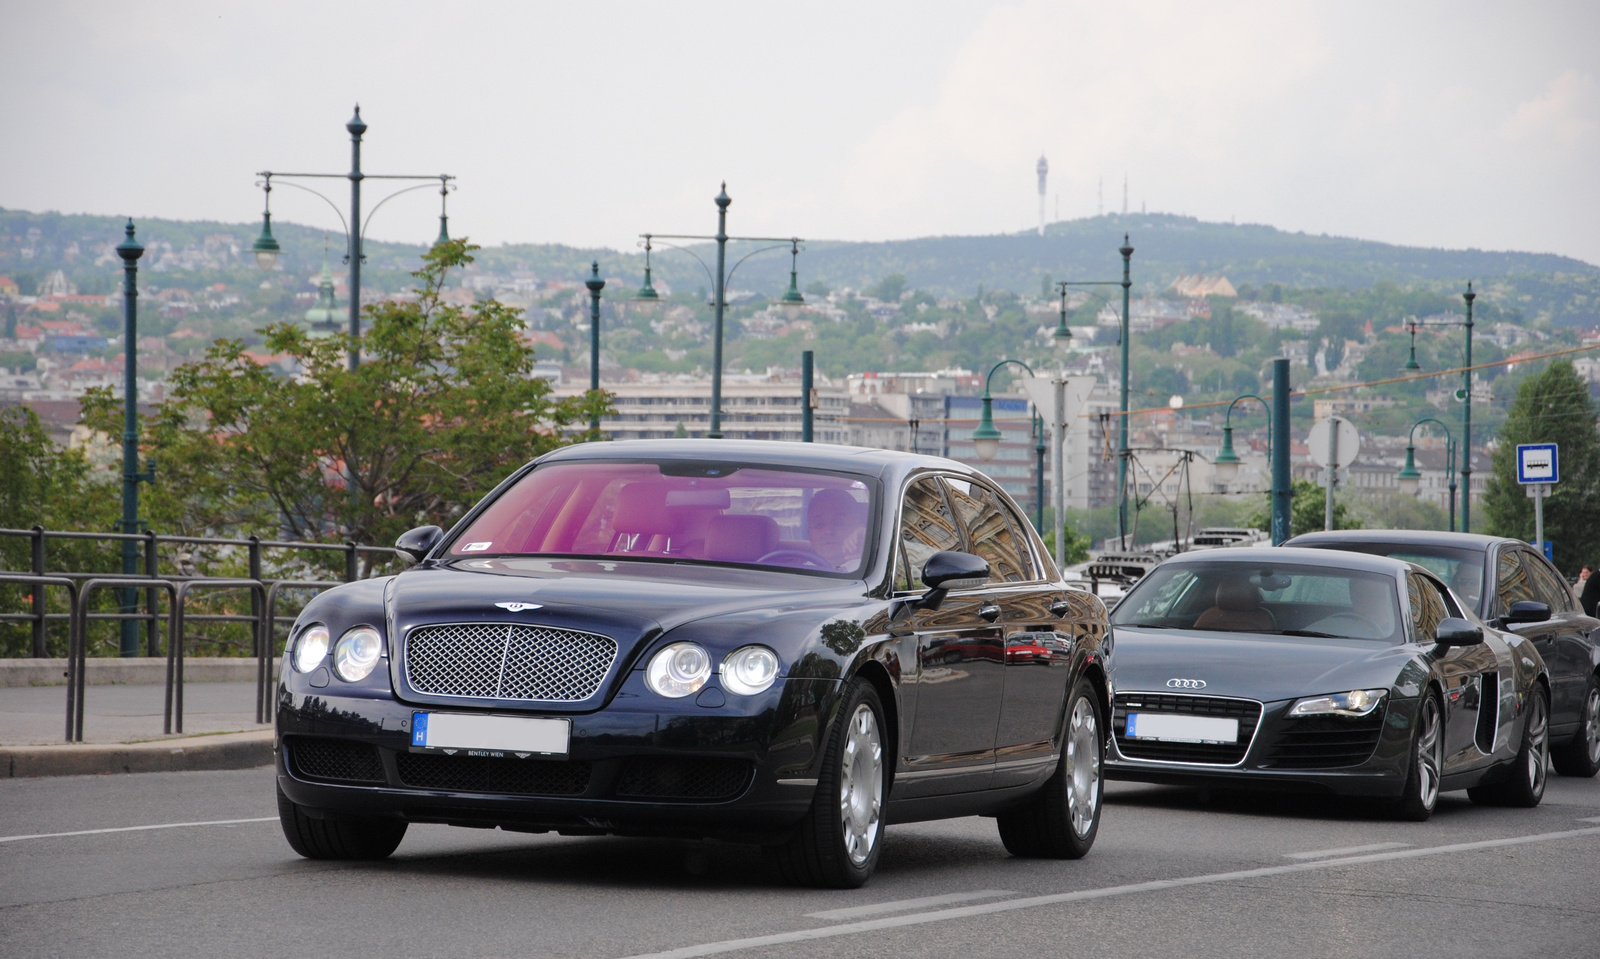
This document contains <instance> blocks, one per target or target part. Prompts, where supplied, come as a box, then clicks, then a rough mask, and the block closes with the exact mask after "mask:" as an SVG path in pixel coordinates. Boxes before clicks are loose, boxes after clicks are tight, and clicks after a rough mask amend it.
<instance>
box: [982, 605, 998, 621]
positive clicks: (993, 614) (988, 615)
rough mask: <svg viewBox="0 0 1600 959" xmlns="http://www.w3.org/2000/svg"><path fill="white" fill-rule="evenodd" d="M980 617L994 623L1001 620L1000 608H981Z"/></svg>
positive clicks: (991, 606)
mask: <svg viewBox="0 0 1600 959" xmlns="http://www.w3.org/2000/svg"><path fill="white" fill-rule="evenodd" d="M978 615H979V616H982V617H983V618H984V619H986V620H988V621H989V622H991V623H992V622H994V621H995V620H997V619H999V618H1000V607H998V606H993V605H990V606H980V607H978Z"/></svg>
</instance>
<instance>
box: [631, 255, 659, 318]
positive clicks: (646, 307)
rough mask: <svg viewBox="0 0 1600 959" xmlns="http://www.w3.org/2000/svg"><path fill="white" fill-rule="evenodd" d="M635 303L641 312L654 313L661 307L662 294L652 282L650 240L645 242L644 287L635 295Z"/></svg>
mask: <svg viewBox="0 0 1600 959" xmlns="http://www.w3.org/2000/svg"><path fill="white" fill-rule="evenodd" d="M633 302H634V303H635V305H637V306H638V307H639V310H640V312H643V313H646V314H648V313H654V312H655V311H656V309H657V308H658V307H660V306H661V294H659V293H657V292H656V288H655V285H654V284H652V283H651V282H650V238H649V237H646V238H645V241H644V285H643V286H641V287H639V292H638V293H635V294H634V295H633Z"/></svg>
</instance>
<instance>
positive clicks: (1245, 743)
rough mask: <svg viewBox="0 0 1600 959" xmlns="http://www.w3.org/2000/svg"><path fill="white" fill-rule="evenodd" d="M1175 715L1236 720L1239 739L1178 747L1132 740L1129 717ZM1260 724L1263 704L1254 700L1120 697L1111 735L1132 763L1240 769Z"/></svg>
mask: <svg viewBox="0 0 1600 959" xmlns="http://www.w3.org/2000/svg"><path fill="white" fill-rule="evenodd" d="M1130 710H1131V711H1133V712H1139V713H1172V714H1174V715H1181V716H1205V717H1208V718H1215V719H1237V720H1238V721H1239V738H1238V741H1237V742H1232V743H1175V742H1161V741H1159V740H1154V739H1129V738H1128V737H1127V731H1128V713H1129V711H1130ZM1260 722H1261V704H1260V703H1258V702H1256V701H1255V700H1253V699H1228V698H1225V697H1222V696H1177V695H1173V694H1171V693H1120V694H1118V695H1117V699H1116V704H1115V707H1114V709H1113V710H1112V715H1111V731H1112V735H1113V736H1115V737H1116V741H1117V748H1118V749H1119V750H1121V751H1122V755H1124V756H1126V757H1127V758H1129V759H1144V760H1149V761H1151V762H1163V763H1194V764H1200V765H1206V766H1237V765H1238V764H1240V763H1242V762H1244V757H1245V754H1246V753H1248V752H1249V751H1250V742H1251V740H1253V739H1254V738H1255V734H1256V727H1257V726H1258V725H1259V724H1260Z"/></svg>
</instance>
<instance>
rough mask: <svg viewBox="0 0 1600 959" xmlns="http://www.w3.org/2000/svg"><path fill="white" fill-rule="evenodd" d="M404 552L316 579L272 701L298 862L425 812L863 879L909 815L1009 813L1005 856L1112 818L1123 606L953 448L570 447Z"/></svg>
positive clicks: (1075, 848)
mask: <svg viewBox="0 0 1600 959" xmlns="http://www.w3.org/2000/svg"><path fill="white" fill-rule="evenodd" d="M398 545H399V547H400V548H401V549H402V550H405V551H408V552H410V553H412V554H413V555H414V556H415V557H416V558H417V560H418V562H417V563H416V565H415V566H414V567H413V568H411V569H409V570H407V571H405V572H403V573H401V574H399V575H397V576H392V577H387V578H382V579H373V580H369V581H365V582H358V583H351V584H349V585H345V586H341V587H338V588H336V589H332V590H329V591H327V592H325V593H322V594H321V595H320V596H318V597H317V598H315V599H314V600H313V601H312V602H310V603H309V604H308V605H307V607H306V609H305V611H304V612H303V613H302V614H301V615H300V616H299V618H298V620H297V621H296V623H295V625H294V628H293V631H292V634H291V638H290V641H289V645H288V648H287V650H286V653H285V662H284V668H283V671H282V680H281V683H280V686H279V688H278V691H277V743H278V751H277V764H278V806H279V812H280V816H281V818H282V821H283V829H284V833H285V835H286V836H287V838H288V840H289V843H290V845H291V846H293V847H294V849H295V851H296V852H298V853H300V854H301V855H303V856H307V857H311V858H334V859H338V858H344V859H365V858H381V857H384V856H387V855H389V854H390V853H391V852H393V851H394V849H395V848H396V847H397V845H398V844H399V843H400V841H401V839H402V837H403V836H404V834H405V831H406V828H407V826H408V824H410V823H417V822H422V823H448V824H452V825H461V826H476V827H495V826H498V827H500V828H503V829H509V830H518V831H527V832H547V831H552V830H554V831H558V832H560V833H562V834H567V835H584V834H601V833H616V834H652V835H663V834H665V835H680V836H690V837H724V838H733V839H739V840H744V841H751V842H757V843H761V844H764V845H766V846H768V847H770V849H771V851H772V854H773V856H774V857H775V858H776V860H777V862H778V865H779V866H780V868H781V870H782V872H783V873H784V874H785V875H786V876H787V877H788V878H789V879H790V880H791V881H794V882H799V883H804V884H813V885H825V886H836V887H852V886H859V885H860V884H862V883H863V882H865V881H866V880H867V878H868V877H869V876H870V875H871V873H872V870H873V868H874V866H875V864H876V863H877V861H878V857H879V854H880V851H881V849H882V840H883V833H884V827H885V825H886V824H887V823H890V822H910V821H916V820H925V819H934V818H942V817H947V816H967V815H978V814H982V815H990V816H994V817H996V819H997V820H998V825H999V831H1000V837H1001V839H1002V840H1003V842H1004V843H1005V846H1006V848H1007V849H1008V850H1010V851H1011V852H1012V853H1013V854H1014V855H1018V856H1036V857H1057V858H1077V857H1080V856H1082V855H1084V854H1085V853H1087V852H1088V850H1089V848H1090V847H1091V846H1092V845H1093V843H1094V840H1095V835H1096V832H1097V830H1098V828H1099V822H1100V800H1101V764H1102V761H1103V759H1104V748H1105V742H1106V736H1105V730H1106V729H1107V724H1108V722H1109V721H1110V682H1109V677H1110V667H1109V664H1108V658H1109V657H1110V655H1111V642H1110V639H1109V638H1108V634H1107V632H1108V627H1107V621H1106V613H1105V608H1104V607H1103V606H1102V605H1101V604H1100V601H1099V600H1097V599H1095V598H1094V597H1093V596H1092V595H1090V594H1088V593H1086V592H1083V591H1080V590H1075V589H1069V588H1068V587H1067V585H1066V584H1065V583H1064V582H1062V581H1061V579H1060V574H1059V573H1058V571H1057V570H1056V569H1055V567H1054V566H1053V564H1052V563H1051V561H1050V559H1049V557H1048V556H1047V555H1046V554H1045V550H1044V548H1043V544H1042V543H1041V542H1040V541H1039V538H1038V536H1037V534H1036V533H1035V532H1034V530H1033V528H1032V527H1031V526H1030V525H1029V524H1028V523H1027V522H1026V521H1025V520H1024V519H1023V517H1022V515H1021V513H1020V512H1019V511H1018V509H1017V507H1016V505H1015V504H1014V503H1013V502H1011V500H1010V499H1008V498H1007V496H1006V495H1005V493H1004V492H1003V491H1001V490H1000V488H999V487H997V486H995V485H994V484H992V483H991V482H990V481H989V480H988V479H986V478H985V477H984V476H982V475H981V474H980V473H977V472H975V471H973V470H971V469H969V468H967V467H965V466H963V465H961V464H959V463H955V462H952V461H949V460H944V459H939V458H935V457H928V456H916V455H908V454H903V453H894V452H886V451H882V450H865V449H852V448H845V447H830V446H813V445H809V444H795V443H762V442H740V441H732V440H721V441H716V440H709V441H708V440H660V441H635V442H617V443H594V444H587V445H581V446H573V447H569V448H566V449H563V450H560V451H558V452H555V453H552V454H550V455H548V456H545V457H542V458H541V459H539V460H537V461H535V462H534V463H531V464H529V465H528V466H526V467H524V468H523V469H521V470H520V471H518V472H517V473H516V474H515V475H513V476H511V477H510V478H509V479H507V480H506V481H505V482H504V483H503V484H501V485H500V486H499V487H498V488H497V489H495V490H494V491H493V492H492V493H490V494H489V495H488V496H487V497H486V498H485V499H484V500H483V502H481V503H479V504H478V505H477V506H476V507H474V508H473V509H472V510H471V511H470V512H469V513H467V514H466V515H465V516H464V517H462V519H461V521H460V522H459V523H457V524H456V525H455V527H454V528H453V529H452V530H451V531H450V532H448V533H445V532H443V531H441V530H440V529H438V528H437V527H423V528H421V529H417V530H413V531H411V532H410V533H407V534H406V535H405V536H403V537H401V540H400V542H399V544H398Z"/></svg>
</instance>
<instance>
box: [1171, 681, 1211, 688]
mask: <svg viewBox="0 0 1600 959" xmlns="http://www.w3.org/2000/svg"><path fill="white" fill-rule="evenodd" d="M1167 688H1169V689H1205V688H1206V681H1205V680H1203V679H1169V680H1167Z"/></svg>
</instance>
